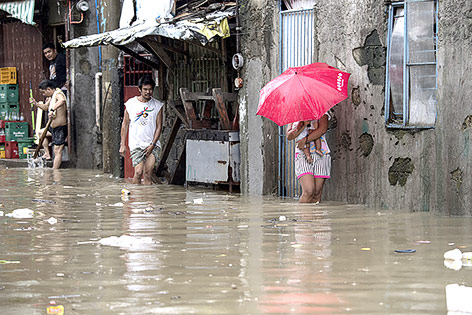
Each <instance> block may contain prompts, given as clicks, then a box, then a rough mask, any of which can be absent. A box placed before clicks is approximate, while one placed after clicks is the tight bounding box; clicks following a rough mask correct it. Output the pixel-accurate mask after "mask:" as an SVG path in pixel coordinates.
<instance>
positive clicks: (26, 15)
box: [0, 0, 36, 25]
mask: <svg viewBox="0 0 472 315" xmlns="http://www.w3.org/2000/svg"><path fill="white" fill-rule="evenodd" d="M0 10H2V11H5V12H7V13H9V14H11V16H12V17H14V18H15V19H18V20H20V21H21V22H23V23H26V24H31V25H35V24H36V23H34V22H33V15H34V0H26V1H11V2H2V3H0Z"/></svg>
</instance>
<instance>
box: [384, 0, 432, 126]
mask: <svg viewBox="0 0 472 315" xmlns="http://www.w3.org/2000/svg"><path fill="white" fill-rule="evenodd" d="M414 2H433V3H434V7H435V8H434V20H435V26H434V36H433V40H434V44H435V45H434V50H435V61H434V62H417V63H411V62H410V50H409V41H408V3H414ZM397 8H403V14H404V21H403V23H404V34H403V35H404V36H403V82H402V91H403V118H402V122H401V123H395V122H392V121H391V118H392V117H391V116H390V114H391V112H390V108H391V102H390V83H391V82H390V50H391V37H392V34H393V22H394V18H395V16H394V13H395V9H397ZM438 22H439V1H438V0H403V1H396V2H391V3H390V4H389V8H388V29H387V56H386V74H385V125H386V127H387V128H393V129H432V128H435V125H436V122H437V110H436V113H435V114H436V117H435V120H434V123H433V124H432V125H431V126H427V125H411V124H410V123H409V114H410V89H411V87H410V68H411V67H414V66H427V65H434V66H435V68H436V78H435V81H436V86H435V88H436V92H437V90H438V62H437V60H438V56H437V54H438V44H439V43H438V31H439V29H438V25H439V23H438ZM435 102H436V104H435V106H436V109H437V105H438V102H437V94H436V99H435Z"/></svg>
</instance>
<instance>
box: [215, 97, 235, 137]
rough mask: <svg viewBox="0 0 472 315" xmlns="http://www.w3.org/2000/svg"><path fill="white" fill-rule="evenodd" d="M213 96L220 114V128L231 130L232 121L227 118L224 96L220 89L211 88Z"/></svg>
mask: <svg viewBox="0 0 472 315" xmlns="http://www.w3.org/2000/svg"><path fill="white" fill-rule="evenodd" d="M212 91H213V98H214V99H215V105H216V110H217V111H218V114H219V116H220V123H221V129H223V130H232V129H233V128H232V123H231V121H230V120H229V115H228V110H227V109H226V103H225V97H224V96H223V92H222V91H221V89H213V90H212Z"/></svg>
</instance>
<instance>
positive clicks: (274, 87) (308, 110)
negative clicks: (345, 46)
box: [257, 62, 351, 126]
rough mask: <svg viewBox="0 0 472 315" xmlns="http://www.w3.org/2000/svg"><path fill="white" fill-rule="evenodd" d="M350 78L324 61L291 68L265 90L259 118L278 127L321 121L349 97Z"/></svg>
mask: <svg viewBox="0 0 472 315" xmlns="http://www.w3.org/2000/svg"><path fill="white" fill-rule="evenodd" d="M350 75H351V74H350V73H347V72H343V71H341V70H339V69H336V68H334V67H331V66H329V65H327V64H325V63H321V62H318V63H312V64H309V65H306V66H303V67H293V68H288V69H287V70H286V71H285V72H284V73H282V74H281V75H279V76H278V77H276V78H275V79H273V80H272V81H270V82H269V83H267V85H266V86H264V87H263V88H262V90H261V92H260V98H259V106H258V108H257V115H261V116H264V117H266V118H269V119H270V120H272V121H273V122H275V123H276V124H277V125H279V126H283V125H286V124H288V123H292V122H296V121H301V120H315V119H320V118H321V116H323V115H324V114H325V113H326V112H327V111H328V110H329V109H330V108H331V107H333V106H334V105H336V104H337V103H339V102H341V101H343V100H345V99H346V98H347V81H348V80H349V76H350Z"/></svg>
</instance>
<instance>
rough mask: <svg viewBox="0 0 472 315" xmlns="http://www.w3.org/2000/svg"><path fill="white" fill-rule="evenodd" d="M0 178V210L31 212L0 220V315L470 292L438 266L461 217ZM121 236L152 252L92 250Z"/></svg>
mask: <svg viewBox="0 0 472 315" xmlns="http://www.w3.org/2000/svg"><path fill="white" fill-rule="evenodd" d="M0 178H1V179H2V180H1V184H0V204H1V206H0V207H1V209H0V210H1V211H4V212H5V214H7V213H11V212H12V211H13V210H15V209H20V208H28V209H31V210H33V211H34V217H33V218H31V219H15V218H12V217H6V216H3V217H0V234H1V238H0V253H1V254H0V292H1V294H0V304H1V305H2V313H3V314H45V313H46V308H47V307H48V305H50V302H51V301H54V302H55V303H57V304H60V305H64V308H65V314H67V315H68V314H270V313H273V314H280V313H295V314H331V313H333V314H345V313H350V314H386V313H390V314H391V313H396V314H413V313H415V314H416V313H423V314H445V313H446V312H447V309H446V296H445V287H446V285H448V284H454V283H457V284H459V285H465V286H469V287H470V286H472V283H471V281H472V269H471V267H470V266H464V267H462V268H461V269H460V270H458V271H455V270H453V269H449V268H446V267H445V266H444V259H443V253H444V252H445V251H447V250H451V249H454V248H460V249H461V250H462V251H463V252H465V251H472V244H471V241H470V235H471V226H472V225H471V223H472V220H471V219H470V218H448V217H438V216H434V215H431V214H428V213H403V212H395V213H392V212H378V211H376V210H371V209H365V208H364V207H362V206H358V205H343V204H339V203H324V204H322V205H318V206H310V205H298V204H296V203H294V202H292V201H290V200H280V199H277V198H267V197H265V198H259V197H241V196H238V195H229V194H227V193H224V192H215V191H211V190H199V189H195V188H192V189H189V190H185V189H184V188H183V187H179V186H151V187H144V186H133V185H129V184H124V183H123V181H122V180H120V179H115V178H111V177H110V176H109V175H103V174H101V173H99V172H96V171H89V170H58V171H53V170H51V169H5V168H0ZM123 188H126V189H128V190H130V191H131V194H130V195H129V196H128V197H126V198H123V199H122V196H121V190H122V189H123ZM202 201H203V202H202ZM51 217H52V218H55V219H56V220H57V223H55V224H54V220H49V219H50V218H51ZM48 220H49V222H48ZM51 223H53V224H51ZM122 235H125V236H129V237H132V238H128V240H129V239H133V240H146V239H147V240H149V239H152V242H142V243H139V241H138V242H137V243H133V242H132V243H130V244H128V246H122V247H119V246H118V247H116V246H108V245H106V244H100V240H102V239H105V238H109V237H111V236H116V237H119V236H122ZM102 243H103V241H102ZM396 249H416V253H413V254H399V253H395V252H394V251H395V250H396Z"/></svg>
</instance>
